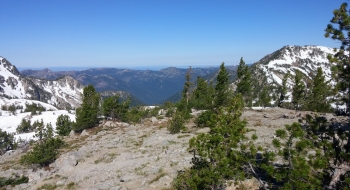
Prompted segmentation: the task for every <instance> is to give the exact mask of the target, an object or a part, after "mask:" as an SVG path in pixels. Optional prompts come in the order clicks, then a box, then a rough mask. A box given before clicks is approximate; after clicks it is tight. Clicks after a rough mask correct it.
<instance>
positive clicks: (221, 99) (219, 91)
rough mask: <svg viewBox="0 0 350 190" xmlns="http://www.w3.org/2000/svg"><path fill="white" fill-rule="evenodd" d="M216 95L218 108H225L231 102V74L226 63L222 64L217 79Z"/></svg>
mask: <svg viewBox="0 0 350 190" xmlns="http://www.w3.org/2000/svg"><path fill="white" fill-rule="evenodd" d="M215 95H216V96H215V107H217V108H218V107H220V106H224V105H225V104H226V103H227V101H228V100H229V73H228V72H227V70H226V68H225V63H224V62H222V63H221V65H220V70H219V73H218V75H217V77H216V86H215Z"/></svg>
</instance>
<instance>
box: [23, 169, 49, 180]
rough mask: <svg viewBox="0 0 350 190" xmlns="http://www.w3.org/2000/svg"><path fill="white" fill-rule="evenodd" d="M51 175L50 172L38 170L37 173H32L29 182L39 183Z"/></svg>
mask: <svg viewBox="0 0 350 190" xmlns="http://www.w3.org/2000/svg"><path fill="white" fill-rule="evenodd" d="M49 174H50V172H48V171H44V170H37V171H35V172H32V173H30V174H29V175H28V178H29V180H28V182H32V181H37V180H39V179H40V178H44V177H46V176H48V175H49Z"/></svg>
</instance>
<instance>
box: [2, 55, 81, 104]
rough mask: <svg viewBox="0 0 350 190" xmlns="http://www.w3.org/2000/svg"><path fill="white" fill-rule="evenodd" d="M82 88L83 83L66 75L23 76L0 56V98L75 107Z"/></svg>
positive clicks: (78, 102)
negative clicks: (56, 77)
mask: <svg viewBox="0 0 350 190" xmlns="http://www.w3.org/2000/svg"><path fill="white" fill-rule="evenodd" d="M83 88H84V86H83V85H81V84H80V83H79V82H78V81H76V80H74V79H73V78H72V77H68V76H66V77H62V78H60V79H58V80H53V81H50V80H42V79H35V78H30V77H24V76H22V75H21V74H20V73H19V72H18V70H17V68H16V67H15V66H14V65H12V64H11V63H10V62H9V61H7V60H6V59H5V58H3V57H0V98H1V99H13V98H16V99H31V100H38V101H41V102H45V103H48V104H51V105H54V106H56V107H58V108H61V109H64V108H66V107H71V108H76V107H78V106H79V105H80V104H81V93H82V92H83ZM3 102H4V101H3Z"/></svg>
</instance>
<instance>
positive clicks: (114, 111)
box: [102, 95, 130, 120]
mask: <svg viewBox="0 0 350 190" xmlns="http://www.w3.org/2000/svg"><path fill="white" fill-rule="evenodd" d="M129 105H130V100H129V99H128V100H126V101H124V102H120V98H119V95H114V96H110V97H108V98H106V99H105V100H104V101H103V103H102V112H103V115H104V116H106V117H111V118H112V119H119V120H123V119H124V118H125V115H126V112H127V111H128V109H129Z"/></svg>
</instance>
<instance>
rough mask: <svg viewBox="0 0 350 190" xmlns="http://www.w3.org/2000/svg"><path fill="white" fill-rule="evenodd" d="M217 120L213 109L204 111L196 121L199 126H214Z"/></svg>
mask: <svg viewBox="0 0 350 190" xmlns="http://www.w3.org/2000/svg"><path fill="white" fill-rule="evenodd" d="M215 122H216V114H215V112H214V111H212V110H208V111H205V112H202V113H201V114H200V115H199V116H198V117H197V118H196V119H195V121H194V123H195V124H196V126H197V127H210V128H211V127H213V126H214V125H215Z"/></svg>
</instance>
